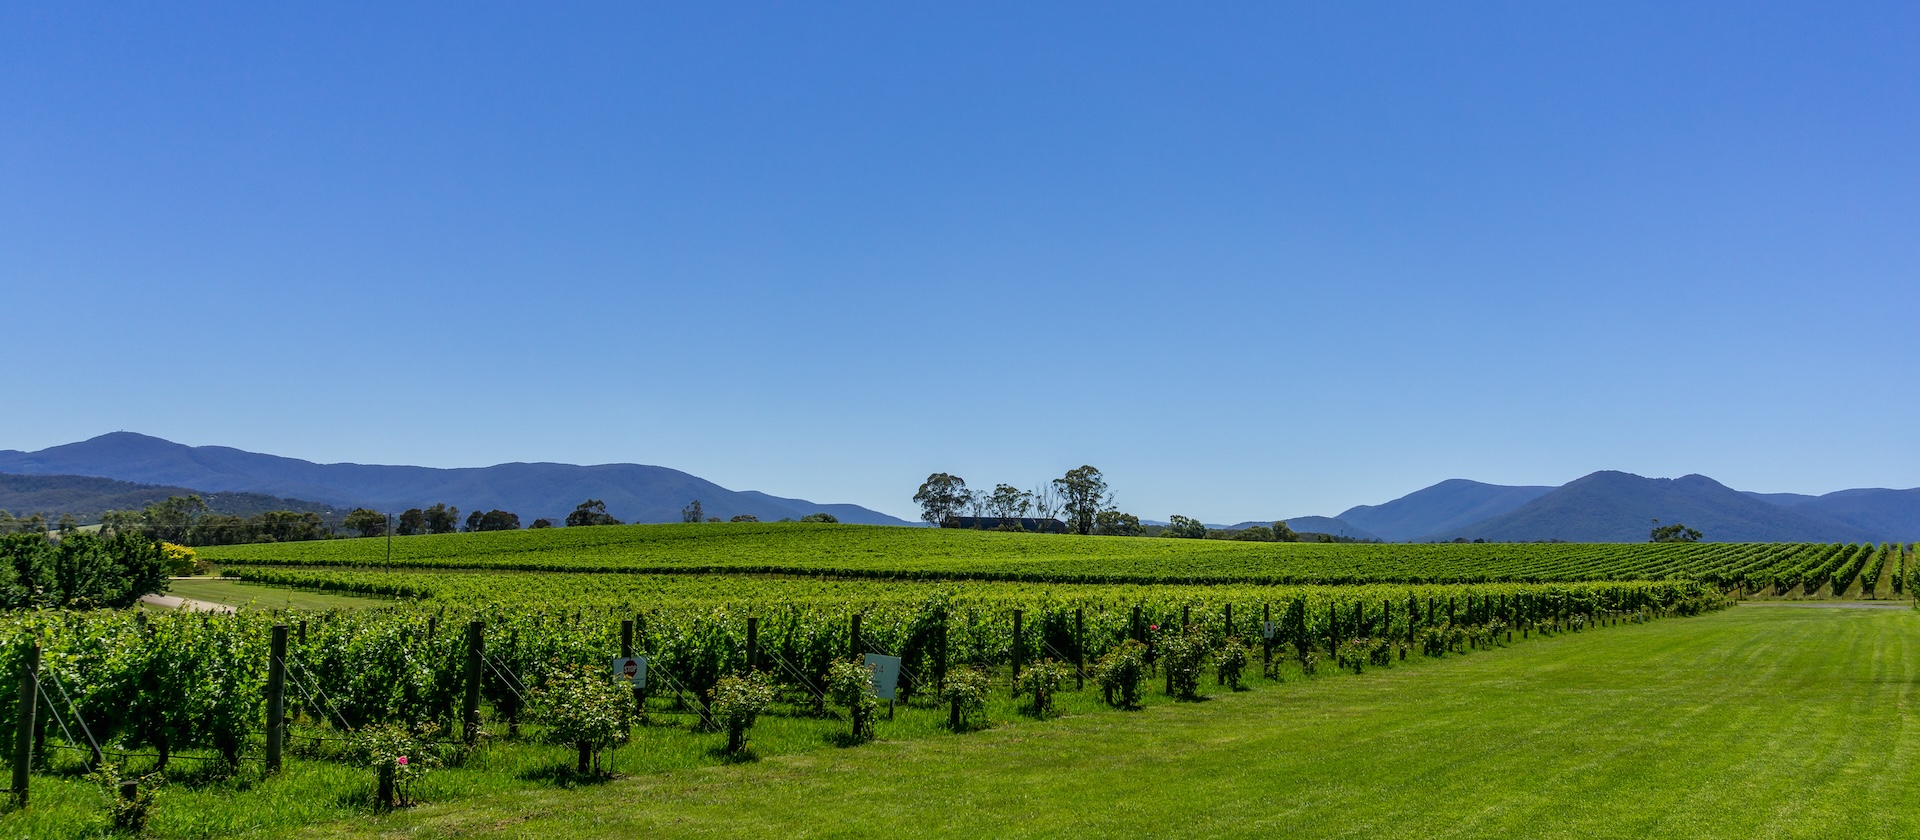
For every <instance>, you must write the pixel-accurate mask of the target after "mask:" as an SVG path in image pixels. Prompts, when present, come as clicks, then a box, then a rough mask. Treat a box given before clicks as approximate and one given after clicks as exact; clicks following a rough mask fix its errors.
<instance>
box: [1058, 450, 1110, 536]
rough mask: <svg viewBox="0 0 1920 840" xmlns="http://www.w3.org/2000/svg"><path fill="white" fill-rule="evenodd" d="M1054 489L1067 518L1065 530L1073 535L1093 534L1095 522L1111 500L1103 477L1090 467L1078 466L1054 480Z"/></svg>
mask: <svg viewBox="0 0 1920 840" xmlns="http://www.w3.org/2000/svg"><path fill="white" fill-rule="evenodd" d="M1053 488H1054V490H1055V491H1057V492H1058V493H1059V494H1060V509H1061V510H1062V511H1063V512H1065V513H1066V515H1067V525H1068V527H1071V528H1072V529H1073V532H1074V533H1076V534H1091V533H1093V526H1094V520H1095V519H1096V518H1098V517H1099V516H1100V511H1101V510H1102V509H1104V508H1105V507H1106V506H1107V504H1108V502H1109V501H1110V498H1109V496H1108V494H1107V479H1106V477H1105V476H1102V475H1101V474H1100V471H1099V470H1097V469H1094V468H1093V467H1091V466H1081V467H1079V468H1077V469H1071V470H1067V474H1066V475H1064V476H1062V477H1060V478H1056V479H1054V480H1053Z"/></svg>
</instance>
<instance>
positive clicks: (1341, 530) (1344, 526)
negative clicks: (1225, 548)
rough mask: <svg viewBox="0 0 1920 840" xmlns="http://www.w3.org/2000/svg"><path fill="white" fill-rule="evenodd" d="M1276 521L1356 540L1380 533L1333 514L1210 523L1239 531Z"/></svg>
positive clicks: (1294, 528)
mask: <svg viewBox="0 0 1920 840" xmlns="http://www.w3.org/2000/svg"><path fill="white" fill-rule="evenodd" d="M1275 522H1285V523H1287V528H1288V529H1290V530H1292V531H1293V532H1294V533H1298V534H1332V535H1334V536H1336V537H1352V538H1354V539H1356V540H1377V539H1381V537H1380V535H1378V534H1375V533H1372V532H1370V531H1368V530H1366V529H1365V528H1356V527H1354V525H1353V523H1351V522H1344V521H1341V520H1339V519H1335V518H1334V517H1331V516H1295V517H1293V518H1291V519H1264V520H1262V519H1249V520H1247V521H1245V522H1236V523H1234V524H1232V525H1208V526H1207V527H1209V528H1217V529H1219V530H1222V531H1239V530H1243V529H1246V528H1251V527H1253V526H1255V525H1267V526H1271V525H1273V523H1275Z"/></svg>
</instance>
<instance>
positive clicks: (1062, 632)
mask: <svg viewBox="0 0 1920 840" xmlns="http://www.w3.org/2000/svg"><path fill="white" fill-rule="evenodd" d="M983 589H984V590H986V591H984V592H982V591H978V590H983ZM1208 592H1211V594H1212V596H1213V597H1211V598H1208V597H1204V596H1205V595H1206V594H1207V593H1208ZM1129 594H1131V595H1141V594H1143V593H1129ZM1146 594H1147V597H1134V598H1127V599H1122V598H1121V597H1117V596H1097V595H1096V596H1082V597H1077V598H1071V599H1069V598H1063V597H1059V596H1056V595H1052V594H1049V593H1033V592H1024V593H1019V594H1016V593H1007V592H1002V591H997V588H989V587H982V586H979V585H976V586H973V587H966V586H962V587H955V588H953V589H950V590H940V591H934V592H923V591H912V592H909V593H906V594H904V595H901V596H896V597H893V598H883V597H877V596H876V597H874V598H873V599H871V600H868V601H865V602H862V603H857V604H854V603H844V602H843V603H835V604H823V603H819V602H798V603H779V602H754V601H752V600H751V599H747V598H743V599H742V601H741V602H738V603H735V604H730V605H729V604H709V605H705V606H700V605H693V604H680V605H676V606H673V607H668V608H648V607H647V606H646V605H643V604H614V603H605V602H603V603H598V604H595V605H593V606H590V607H589V606H577V605H575V604H573V603H571V602H568V601H566V600H563V599H557V598H556V599H552V600H548V601H546V602H544V603H539V604H532V605H530V604H528V603H526V602H525V600H524V599H523V600H522V601H521V602H520V603H517V604H507V603H492V602H483V601H477V600H475V601H467V602H462V603H454V604H448V605H436V604H432V603H423V604H416V605H409V606H398V607H394V608H389V609H381V610H370V611H329V612H320V613H289V614H271V613H264V612H242V613H239V614H233V615H190V614H185V613H162V614H153V615H148V614H146V613H142V612H127V611H93V612H72V611H51V610H49V611H34V612H22V613H11V614H7V615H4V616H0V674H4V675H5V678H6V681H7V682H8V683H11V681H12V680H13V679H14V677H15V675H16V674H17V673H18V659H17V657H18V656H19V655H20V651H21V650H23V649H24V646H25V643H26V642H27V641H29V640H32V641H34V642H36V643H37V644H39V645H40V647H41V650H42V663H43V665H42V667H43V670H44V672H45V673H47V674H48V675H49V679H50V680H52V681H53V682H55V683H57V685H58V687H59V689H60V691H61V692H62V694H61V696H62V697H63V699H64V700H65V701H67V702H70V703H71V706H70V708H71V709H77V710H78V712H79V715H78V716H79V718H80V721H83V722H84V724H85V729H86V731H88V732H90V733H92V737H93V738H94V739H97V740H98V741H99V742H100V743H101V744H103V745H108V744H111V745H113V746H114V747H116V748H120V749H128V748H152V749H153V750H155V751H156V752H157V754H158V755H159V756H161V759H160V761H161V763H162V764H164V763H165V761H166V756H169V755H171V754H173V753H175V752H177V751H180V750H183V749H193V748H198V749H206V750H213V751H217V752H218V753H219V754H220V755H221V756H223V757H225V758H227V759H228V760H230V761H232V760H237V759H238V757H239V754H240V752H241V751H242V750H243V749H245V748H246V745H247V744H248V743H250V739H252V738H254V737H255V736H257V735H258V734H259V729H260V726H261V720H262V705H261V703H262V699H261V698H262V696H263V694H262V690H263V686H264V684H265V680H266V672H267V656H266V651H267V636H268V632H267V631H268V629H269V627H270V626H271V625H272V624H274V623H276V622H287V623H290V624H292V625H293V626H294V627H296V628H297V629H296V631H295V633H294V635H293V640H292V642H291V643H290V645H289V650H288V654H287V662H288V673H289V676H290V678H291V680H292V681H293V683H294V685H295V689H296V694H295V696H296V697H297V698H305V700H307V701H308V703H307V705H308V706H309V707H310V708H311V710H312V711H313V712H314V713H315V714H316V716H318V717H321V718H324V719H325V720H326V721H327V722H328V723H329V725H333V726H336V727H337V728H340V729H349V730H357V729H361V728H363V727H367V726H370V725H378V724H390V723H398V724H408V725H413V724H419V723H422V722H426V721H434V722H438V723H439V724H441V725H442V726H444V727H447V728H452V727H453V725H454V722H455V716H456V711H457V709H458V707H459V702H460V698H461V696H462V693H463V689H464V682H463V680H464V677H463V669H462V667H461V662H462V659H463V657H464V656H465V655H466V644H467V643H466V640H465V639H464V637H463V634H462V633H460V632H458V630H459V628H462V627H464V626H465V625H467V624H468V623H469V622H473V621H479V622H483V623H484V624H483V626H484V636H483V641H484V648H485V652H486V659H485V663H486V667H485V669H484V670H483V672H482V675H481V677H482V682H481V693H482V696H483V697H484V698H485V699H486V701H487V702H488V705H489V706H491V708H492V717H493V718H494V719H495V720H497V721H500V722H502V723H505V724H507V725H508V726H513V725H515V724H517V723H518V721H519V715H520V713H521V712H522V710H523V709H522V707H523V705H524V702H525V698H526V697H527V696H528V694H529V693H530V692H531V691H533V690H537V689H538V688H540V687H541V686H542V685H544V684H545V683H546V682H547V681H548V679H549V678H550V676H551V675H552V674H554V673H556V672H557V670H558V669H563V668H566V667H568V666H588V667H604V664H605V662H606V661H607V660H608V658H609V657H611V656H613V655H615V654H617V653H619V652H620V651H621V639H620V626H621V623H622V622H623V621H632V622H633V627H634V639H633V646H634V648H635V649H636V650H637V651H639V652H641V653H644V654H646V655H648V656H650V657H651V659H652V662H653V671H654V673H657V674H658V675H659V677H658V682H657V683H656V686H657V689H656V690H658V691H661V692H668V691H671V692H672V693H674V694H676V695H679V697H680V699H681V701H683V702H686V703H690V704H694V705H698V703H699V702H701V701H702V699H703V698H705V697H707V696H709V695H710V694H711V692H712V691H713V689H714V688H715V686H716V685H717V683H718V681H719V679H720V677H722V676H723V675H725V674H728V673H735V672H739V671H741V670H744V669H745V668H746V667H747V665H748V662H747V650H748V635H749V629H748V628H749V625H750V624H752V625H754V629H755V630H756V631H757V636H756V638H755V639H754V643H755V644H756V645H757V650H756V654H757V655H756V659H758V660H759V661H758V662H756V663H754V664H755V665H757V666H758V667H760V668H761V669H763V670H765V671H767V672H769V673H771V674H772V675H773V676H774V680H775V682H776V683H778V684H779V685H781V686H782V687H783V688H784V689H786V690H788V691H790V692H794V693H797V694H801V695H811V696H813V697H814V698H816V702H817V701H818V700H817V699H818V698H819V696H820V693H821V687H822V686H823V685H824V683H825V680H826V677H827V670H828V668H829V667H831V665H832V664H833V663H834V662H837V661H844V660H846V659H849V658H855V657H858V656H859V655H861V654H863V653H869V652H884V653H891V654H894V655H898V656H901V657H902V658H903V659H904V660H905V665H906V668H905V672H906V674H907V677H906V680H905V684H904V685H903V689H904V690H905V691H906V692H907V693H908V694H909V695H911V694H912V693H913V692H914V691H916V690H921V691H925V690H928V689H929V688H930V685H929V683H932V682H938V680H939V678H940V675H941V674H943V673H944V672H945V671H946V670H947V669H949V668H950V667H956V666H960V665H974V666H980V667H986V668H989V669H1005V668H1006V667H1008V666H1009V665H1012V664H1014V663H1015V661H1016V657H1018V658H1019V659H1021V660H1023V661H1027V662H1032V661H1037V660H1039V659H1046V658H1051V659H1057V660H1061V661H1092V660H1094V659H1097V658H1098V657H1100V656H1102V655H1104V654H1106V653H1107V652H1108V651H1110V650H1112V649H1114V648H1115V647H1117V646H1119V645H1121V644H1122V643H1124V642H1125V641H1126V640H1127V639H1129V638H1133V639H1141V640H1143V641H1147V642H1149V643H1152V642H1153V640H1154V639H1155V638H1156V637H1157V636H1156V634H1157V633H1165V632H1172V631H1174V630H1175V629H1176V628H1182V627H1185V626H1187V625H1189V624H1192V625H1195V626H1203V627H1205V628H1207V631H1208V632H1209V633H1210V634H1211V635H1212V636H1213V638H1215V639H1217V640H1219V641H1222V642H1224V641H1225V640H1228V639H1232V640H1234V641H1237V642H1239V643H1241V644H1243V645H1246V646H1248V647H1257V646H1260V645H1261V644H1263V643H1271V644H1282V645H1287V644H1290V645H1294V646H1296V647H1299V648H1300V649H1302V650H1305V649H1308V648H1313V649H1320V648H1324V649H1325V650H1326V651H1327V652H1328V655H1329V656H1331V655H1333V654H1334V653H1335V651H1336V650H1337V649H1338V648H1339V646H1340V644H1341V643H1342V641H1343V640H1352V639H1356V638H1385V639H1405V640H1412V639H1413V638H1414V637H1415V635H1416V633H1417V632H1420V631H1426V630H1430V629H1434V628H1459V627H1482V628H1485V627H1487V626H1489V625H1493V624H1495V623H1496V622H1497V623H1498V624H1499V626H1517V627H1531V626H1534V625H1536V624H1538V623H1542V622H1547V623H1552V624H1554V625H1555V626H1563V625H1564V624H1565V623H1566V622H1568V621H1573V620H1591V618H1592V617H1594V616H1600V615H1607V614H1617V613H1623V612H1635V611H1642V610H1656V611H1680V612H1691V611H1697V610H1699V609H1704V608H1709V607H1711V606H1713V605H1716V604H1718V603H1720V602H1721V596H1720V594H1719V593H1718V592H1717V590H1714V589H1712V588H1710V587H1705V586H1701V585H1698V584H1691V583H1684V582H1681V583H1634V584H1574V585H1564V586H1540V587H1527V586H1518V585H1500V586H1493V587H1439V588H1429V589H1407V588H1390V587H1364V588H1359V589H1358V590H1350V591H1349V590H1330V589H1328V590H1314V589H1299V590H1264V591H1263V590H1259V589H1255V588H1215V589H1213V590H1207V591H1202V592H1173V593H1165V594H1159V595H1154V594H1152V593H1146ZM1016 611H1017V612H1016ZM856 614H857V615H858V616H859V617H860V621H861V624H862V631H861V633H860V636H859V640H858V642H857V645H858V646H857V647H856V641H855V638H854V635H853V633H852V632H851V631H850V628H851V626H852V625H853V623H854V620H855V619H854V616H855V615H856ZM1267 620H1273V621H1275V623H1276V625H1277V630H1278V632H1277V633H1276V635H1275V637H1274V638H1273V639H1271V640H1269V639H1267V638H1266V637H1265V635H1264V634H1263V633H1262V630H1263V625H1264V623H1265V621H1267ZM1016 625H1017V626H1018V632H1017V633H1016V630H1015V628H1016ZM1152 627H1157V628H1160V629H1159V630H1156V631H1153V632H1148V631H1147V629H1146V628H1152ZM1482 632H1483V633H1484V632H1485V631H1484V630H1483V631H1482ZM13 714H14V710H13V708H12V707H11V705H10V704H0V728H3V729H7V730H9V731H10V730H11V729H12V727H13V725H14V720H13V717H12V716H13Z"/></svg>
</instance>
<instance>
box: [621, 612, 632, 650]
mask: <svg viewBox="0 0 1920 840" xmlns="http://www.w3.org/2000/svg"><path fill="white" fill-rule="evenodd" d="M632 657H633V619H631V618H628V619H623V620H621V622H620V658H621V659H631V658H632Z"/></svg>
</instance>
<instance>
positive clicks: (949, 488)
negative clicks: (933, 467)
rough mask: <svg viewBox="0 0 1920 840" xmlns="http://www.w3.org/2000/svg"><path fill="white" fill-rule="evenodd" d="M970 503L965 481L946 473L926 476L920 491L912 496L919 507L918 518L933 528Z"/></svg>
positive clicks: (970, 494)
mask: <svg viewBox="0 0 1920 840" xmlns="http://www.w3.org/2000/svg"><path fill="white" fill-rule="evenodd" d="M971 501H973V493H972V492H970V491H968V490H967V480H966V479H964V478H961V477H959V476H957V475H948V474H946V473H934V474H933V475H930V476H927V480H926V482H925V483H923V484H921V485H920V491H919V492H917V493H914V494H913V502H914V504H917V505H919V506H920V518H921V519H924V520H926V521H927V522H928V523H929V524H932V525H933V526H935V527H940V526H942V525H944V524H945V523H946V521H947V520H948V519H949V518H951V517H953V516H957V515H958V514H959V513H960V511H962V510H964V509H966V506H967V504H968V503H969V502H971Z"/></svg>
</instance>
